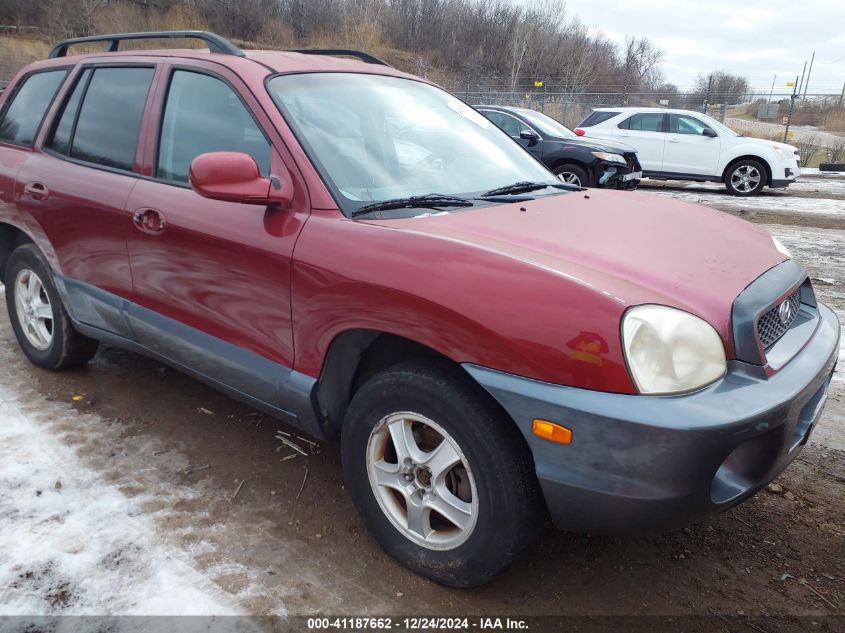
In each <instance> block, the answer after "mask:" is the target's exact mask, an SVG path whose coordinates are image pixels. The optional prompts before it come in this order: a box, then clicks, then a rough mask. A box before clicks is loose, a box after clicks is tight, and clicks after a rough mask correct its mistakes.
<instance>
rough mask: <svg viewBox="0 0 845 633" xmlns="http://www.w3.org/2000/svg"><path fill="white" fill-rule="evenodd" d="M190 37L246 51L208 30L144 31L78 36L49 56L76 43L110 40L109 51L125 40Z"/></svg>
mask: <svg viewBox="0 0 845 633" xmlns="http://www.w3.org/2000/svg"><path fill="white" fill-rule="evenodd" d="M176 38H189V39H198V40H203V41H204V42H205V43H206V44H208V50H209V51H211V52H212V53H221V54H223V55H236V56H238V57H243V56H244V53H243V51H242V50H241V49H239V48H238V47H237V46H235V45H234V44H232V42H230V41H229V40H227V39H226V38H225V37H221V36H219V35H217V34H215V33H208V32H207V31H144V32H141V33H114V34H112V35H92V36H90V37H77V38H73V39H70V40H64V41H63V42H59V43H58V44H56V45H55V46H53V49H52V50H51V51H50V55H49V57H50V58H51V59H52V58H54V57H64V56H65V55H67V49H68V47H70V46H73V45H75V44H88V43H89V42H108V46H106V52H107V53H113V52H115V51H116V50H117V49H118V47H119V46H120V42H122V41H124V40H152V39H176Z"/></svg>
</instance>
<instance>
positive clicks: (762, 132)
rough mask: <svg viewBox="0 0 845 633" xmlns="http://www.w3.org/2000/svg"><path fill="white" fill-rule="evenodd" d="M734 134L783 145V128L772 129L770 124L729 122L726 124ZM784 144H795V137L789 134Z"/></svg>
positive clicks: (740, 121)
mask: <svg viewBox="0 0 845 633" xmlns="http://www.w3.org/2000/svg"><path fill="white" fill-rule="evenodd" d="M727 125H728V127H729V128H731V129H732V130H733V131H734V132H737V133H738V134H742V135H743V136H749V137H751V138H760V139H763V140H765V141H776V142H778V143H783V142H784V140H783V128H773V127H772V126H771V124H763V123H758V122H757V121H742V120H731V122H730V124H727ZM785 142H786V143H791V144H793V145H794V144H795V135H794V134H793V133H792V132H790V133H789V135H788V136H787V138H786V141H785Z"/></svg>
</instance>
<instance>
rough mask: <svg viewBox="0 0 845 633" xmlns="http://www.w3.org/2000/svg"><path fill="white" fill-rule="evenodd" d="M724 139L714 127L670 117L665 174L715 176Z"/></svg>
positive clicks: (685, 117) (683, 116) (684, 116)
mask: <svg viewBox="0 0 845 633" xmlns="http://www.w3.org/2000/svg"><path fill="white" fill-rule="evenodd" d="M720 145H721V139H720V138H719V136H718V135H717V133H716V130H714V129H713V128H712V127H710V126H709V125H707V124H706V123H704V122H703V121H701V120H699V119H698V118H697V117H694V116H691V115H688V114H670V115H669V133H668V134H667V135H666V150H665V152H664V154H663V171H666V172H672V173H676V174H691V175H697V176H714V175H716V168H717V167H718V163H719V148H720Z"/></svg>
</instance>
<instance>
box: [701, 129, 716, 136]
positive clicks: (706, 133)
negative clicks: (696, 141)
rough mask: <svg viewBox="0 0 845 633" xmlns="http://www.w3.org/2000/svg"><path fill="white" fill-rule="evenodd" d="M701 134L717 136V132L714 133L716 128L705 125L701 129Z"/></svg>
mask: <svg viewBox="0 0 845 633" xmlns="http://www.w3.org/2000/svg"><path fill="white" fill-rule="evenodd" d="M701 134H702V136H709V137H710V138H716V137H717V136H719V135H718V134H716V130H714V129H712V128H709V127H706V128H704V129H703V130H701Z"/></svg>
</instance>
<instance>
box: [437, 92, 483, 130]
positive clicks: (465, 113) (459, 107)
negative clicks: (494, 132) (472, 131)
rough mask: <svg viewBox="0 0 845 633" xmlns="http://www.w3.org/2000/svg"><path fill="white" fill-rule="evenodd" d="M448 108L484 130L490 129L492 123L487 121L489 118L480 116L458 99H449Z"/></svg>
mask: <svg viewBox="0 0 845 633" xmlns="http://www.w3.org/2000/svg"><path fill="white" fill-rule="evenodd" d="M446 107H447V108H449V109H450V110H454V111H455V112H457V113H458V114H460V115H461V116H462V117H464V118H465V119H467V120H468V121H471V122H472V123H475V124H476V125H477V126H478V127H480V128H481V129H482V130H486V129H487V128H488V127H490V121H489V120H488V119H487V117H485V116H484V115H483V114H479V113H478V112H476V111H475V110H473V109H472V108H471V107H469V106H468V105H467V104H465V103H463V102H462V101H460V100H458V99H455V98H454V97H452V98H451V99H449V102H448V103H447V104H446Z"/></svg>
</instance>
